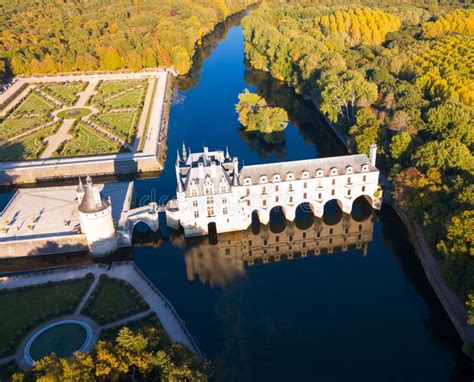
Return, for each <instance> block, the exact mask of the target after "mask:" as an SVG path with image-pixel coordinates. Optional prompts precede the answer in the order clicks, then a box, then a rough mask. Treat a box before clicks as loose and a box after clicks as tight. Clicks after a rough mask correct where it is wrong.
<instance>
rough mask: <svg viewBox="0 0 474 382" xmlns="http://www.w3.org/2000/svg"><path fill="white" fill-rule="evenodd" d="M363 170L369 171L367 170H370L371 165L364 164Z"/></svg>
mask: <svg viewBox="0 0 474 382" xmlns="http://www.w3.org/2000/svg"><path fill="white" fill-rule="evenodd" d="M361 171H362V172H367V171H369V165H368V164H363V165H362V169H361Z"/></svg>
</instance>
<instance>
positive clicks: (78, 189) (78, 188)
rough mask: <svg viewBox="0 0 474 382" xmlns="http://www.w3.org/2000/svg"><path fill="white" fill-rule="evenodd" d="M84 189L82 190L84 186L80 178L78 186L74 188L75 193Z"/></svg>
mask: <svg viewBox="0 0 474 382" xmlns="http://www.w3.org/2000/svg"><path fill="white" fill-rule="evenodd" d="M84 191H85V189H84V185H83V184H82V179H81V177H79V184H78V186H77V188H76V192H84Z"/></svg>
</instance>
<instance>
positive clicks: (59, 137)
mask: <svg viewBox="0 0 474 382" xmlns="http://www.w3.org/2000/svg"><path fill="white" fill-rule="evenodd" d="M75 121H76V120H75V119H65V120H64V122H63V124H62V125H61V127H60V128H59V130H58V132H57V133H56V134H54V135H51V136H50V137H47V138H45V141H46V142H47V143H48V146H47V147H46V149H45V150H44V152H43V154H42V155H41V158H50V157H51V156H52V155H53V153H54V152H55V151H56V150H57V149H58V147H59V145H60V144H61V143H62V142H63V141H65V140H69V139H71V136H70V135H69V134H68V132H69V130H70V129H71V127H72V126H73V125H74V122H75Z"/></svg>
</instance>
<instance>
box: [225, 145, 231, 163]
mask: <svg viewBox="0 0 474 382" xmlns="http://www.w3.org/2000/svg"><path fill="white" fill-rule="evenodd" d="M225 159H226V160H228V159H230V155H229V146H226V147H225Z"/></svg>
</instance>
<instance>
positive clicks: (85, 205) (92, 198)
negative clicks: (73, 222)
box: [78, 175, 110, 214]
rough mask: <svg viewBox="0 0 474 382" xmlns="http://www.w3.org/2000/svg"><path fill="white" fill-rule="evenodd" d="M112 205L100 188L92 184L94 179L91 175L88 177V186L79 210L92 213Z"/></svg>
mask: <svg viewBox="0 0 474 382" xmlns="http://www.w3.org/2000/svg"><path fill="white" fill-rule="evenodd" d="M109 206H110V201H109V200H107V199H105V198H104V197H103V196H102V195H101V193H100V191H99V189H98V188H96V187H94V185H93V184H92V179H91V177H90V176H89V175H87V178H86V187H85V191H84V197H83V198H82V200H81V203H80V204H79V207H78V209H79V212H82V213H86V214H91V213H97V212H101V211H103V210H105V209H106V208H108V207H109Z"/></svg>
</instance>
